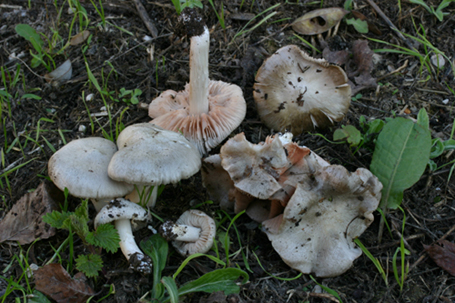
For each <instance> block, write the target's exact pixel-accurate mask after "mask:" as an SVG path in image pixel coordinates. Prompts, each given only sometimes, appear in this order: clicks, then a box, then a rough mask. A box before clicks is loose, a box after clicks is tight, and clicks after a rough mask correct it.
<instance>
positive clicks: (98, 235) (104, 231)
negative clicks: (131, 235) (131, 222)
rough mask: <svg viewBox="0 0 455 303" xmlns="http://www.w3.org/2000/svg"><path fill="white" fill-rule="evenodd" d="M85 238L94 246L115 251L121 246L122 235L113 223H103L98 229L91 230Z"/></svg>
mask: <svg viewBox="0 0 455 303" xmlns="http://www.w3.org/2000/svg"><path fill="white" fill-rule="evenodd" d="M85 240H86V241H87V242H88V243H89V244H92V245H94V246H98V247H102V248H104V249H105V250H107V251H108V252H111V253H115V252H117V250H118V248H119V247H120V245H119V243H120V237H119V235H118V232H117V230H116V229H115V227H114V226H113V225H112V224H102V225H100V226H98V228H97V229H96V231H94V232H89V233H88V234H87V237H86V238H85Z"/></svg>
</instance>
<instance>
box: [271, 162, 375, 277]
mask: <svg viewBox="0 0 455 303" xmlns="http://www.w3.org/2000/svg"><path fill="white" fill-rule="evenodd" d="M381 189H382V184H381V183H380V182H379V181H378V179H377V178H376V177H375V176H374V175H373V174H372V173H371V172H370V171H368V170H366V169H363V168H359V169H357V170H356V171H355V172H354V173H350V172H348V171H347V170H346V169H345V168H344V167H342V166H339V165H330V166H325V167H323V168H321V169H320V170H319V171H318V172H316V173H315V174H314V181H313V182H312V183H299V184H298V185H297V188H296V190H295V192H294V194H293V195H292V197H291V199H290V200H289V202H288V204H287V206H286V207H285V209H284V212H283V214H281V215H279V216H276V217H275V218H272V219H269V220H266V221H264V222H262V226H263V231H264V232H265V233H266V234H267V236H268V238H269V240H270V241H271V242H272V245H273V247H274V249H275V250H276V251H277V252H278V254H279V255H280V256H281V258H282V259H283V261H284V262H285V263H286V264H288V265H289V266H290V267H292V268H294V269H297V270H299V271H301V272H302V273H311V272H313V273H315V275H316V276H318V277H333V276H337V275H340V274H342V273H344V272H345V271H347V270H348V269H349V268H350V267H351V266H352V264H353V261H354V260H355V259H356V258H358V257H359V256H360V255H361V254H362V251H361V250H360V249H359V248H357V247H356V246H355V244H354V242H353V239H354V238H356V237H358V236H360V235H361V234H362V233H363V232H364V231H365V229H366V228H367V227H368V226H369V225H370V224H371V223H372V222H373V219H374V217H373V214H372V212H373V211H374V210H376V208H377V207H378V205H379V201H380V200H381Z"/></svg>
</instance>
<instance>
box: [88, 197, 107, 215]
mask: <svg viewBox="0 0 455 303" xmlns="http://www.w3.org/2000/svg"><path fill="white" fill-rule="evenodd" d="M90 201H92V203H93V206H94V207H95V209H96V212H97V213H99V212H100V209H101V208H103V207H104V206H106V205H108V204H109V201H110V199H90Z"/></svg>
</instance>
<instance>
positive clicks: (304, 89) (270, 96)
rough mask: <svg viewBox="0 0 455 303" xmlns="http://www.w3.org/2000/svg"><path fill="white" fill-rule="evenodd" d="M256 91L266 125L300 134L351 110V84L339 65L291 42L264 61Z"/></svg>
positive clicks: (325, 123) (259, 110)
mask: <svg viewBox="0 0 455 303" xmlns="http://www.w3.org/2000/svg"><path fill="white" fill-rule="evenodd" d="M253 94H254V100H255V102H256V106H257V110H258V113H259V116H260V117H261V120H262V121H263V122H264V124H266V125H267V127H269V128H270V129H273V130H276V131H281V132H285V131H291V132H292V133H293V134H294V135H298V134H300V133H301V132H303V131H309V130H313V129H314V128H316V127H320V128H323V127H326V126H329V125H332V124H333V122H335V121H340V120H341V119H342V118H343V117H344V115H345V114H346V112H347V111H348V109H349V105H350V100H351V87H350V86H349V84H348V78H347V76H346V73H345V72H344V71H343V69H341V68H340V67H339V66H336V65H331V64H329V63H328V62H327V61H325V60H324V59H314V58H312V57H310V56H309V55H307V54H306V53H305V52H303V51H302V50H300V49H299V48H298V47H297V46H296V45H288V46H285V47H282V48H280V49H279V50H278V51H277V52H275V53H274V54H273V55H272V56H271V57H270V58H268V59H267V60H266V61H265V62H264V63H263V64H262V66H261V68H260V69H259V71H258V72H257V75H256V83H255V84H254V92H253Z"/></svg>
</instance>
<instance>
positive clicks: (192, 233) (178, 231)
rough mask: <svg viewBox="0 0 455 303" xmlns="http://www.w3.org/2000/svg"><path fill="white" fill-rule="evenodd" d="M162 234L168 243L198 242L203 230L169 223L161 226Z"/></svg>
mask: <svg viewBox="0 0 455 303" xmlns="http://www.w3.org/2000/svg"><path fill="white" fill-rule="evenodd" d="M160 234H161V235H162V236H163V237H164V238H165V239H167V240H168V241H170V240H172V241H182V242H196V241H197V240H198V239H199V237H200V234H201V229H200V228H198V227H193V226H189V225H184V224H175V223H174V222H172V221H167V222H164V223H163V225H161V227H160Z"/></svg>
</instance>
